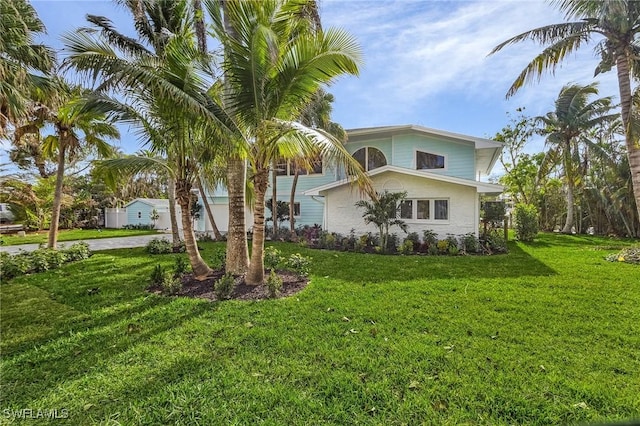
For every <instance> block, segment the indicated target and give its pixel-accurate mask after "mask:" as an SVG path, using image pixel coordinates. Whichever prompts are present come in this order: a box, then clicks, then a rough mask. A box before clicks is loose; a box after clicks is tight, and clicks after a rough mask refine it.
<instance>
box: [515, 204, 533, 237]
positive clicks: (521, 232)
mask: <svg viewBox="0 0 640 426" xmlns="http://www.w3.org/2000/svg"><path fill="white" fill-rule="evenodd" d="M515 222H516V238H517V239H518V240H520V241H533V240H534V238H535V237H536V236H537V235H538V230H539V229H538V210H537V209H536V207H535V206H534V205H532V204H523V203H520V204H516V207H515Z"/></svg>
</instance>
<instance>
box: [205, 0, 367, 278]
mask: <svg viewBox="0 0 640 426" xmlns="http://www.w3.org/2000/svg"><path fill="white" fill-rule="evenodd" d="M224 5H225V10H224V11H225V19H224V20H223V18H222V16H221V14H220V9H219V8H216V7H211V8H209V10H210V14H211V15H212V21H213V23H214V24H213V29H214V31H215V33H216V36H217V37H218V39H220V40H221V41H222V43H223V46H224V49H225V60H224V65H223V67H224V72H225V81H226V84H227V88H228V90H227V91H226V92H225V96H226V98H225V106H226V107H227V108H229V110H230V111H231V112H232V114H233V115H234V116H235V117H237V120H238V122H239V123H242V127H243V128H245V129H246V131H247V132H248V138H247V139H248V140H251V141H252V142H251V144H250V145H249V146H248V147H247V158H248V160H249V164H250V172H251V179H252V180H253V185H254V191H255V204H254V223H253V241H252V252H251V261H250V265H249V271H248V274H247V276H246V282H247V283H248V284H253V285H256V284H260V283H262V282H263V281H264V261H263V251H264V223H265V218H264V211H265V193H266V190H267V186H268V182H269V170H270V167H271V166H272V163H273V161H274V160H275V159H277V158H285V159H288V158H293V157H295V156H309V155H313V154H316V153H317V152H318V151H320V153H321V154H322V155H324V157H325V158H327V159H329V160H331V159H334V160H335V159H338V160H340V161H341V162H344V163H345V164H347V166H348V167H349V168H350V170H353V172H354V173H359V172H361V170H360V169H359V166H358V165H357V162H355V161H354V160H353V159H352V157H351V156H350V155H349V154H348V152H347V151H346V150H345V149H344V147H342V144H341V143H340V141H337V140H336V139H335V138H333V137H332V136H331V135H329V134H328V133H326V132H323V131H321V130H314V129H310V128H308V127H306V126H304V125H302V124H300V123H297V122H295V121H293V120H294V119H295V118H297V117H298V116H299V115H300V113H301V111H302V108H304V106H305V105H306V104H307V103H308V101H309V100H310V99H311V96H312V95H313V94H314V93H315V92H316V90H317V89H318V88H319V87H320V85H321V84H324V83H328V82H330V81H331V80H333V78H335V77H337V76H339V75H341V74H345V73H350V74H356V73H357V72H358V68H357V65H358V63H359V61H360V50H359V48H358V46H357V44H356V43H355V41H354V40H353V39H352V38H351V37H350V36H348V35H347V34H345V33H344V32H342V31H339V30H328V31H326V32H320V33H317V34H313V33H311V32H310V31H303V30H302V29H303V28H304V27H305V25H306V26H308V20H306V19H305V18H299V16H300V12H301V9H300V8H301V6H302V5H301V3H300V2H294V1H288V0H281V1H278V0H266V1H261V2H256V1H225V2H224ZM229 28H231V29H232V30H231V31H229ZM360 175H362V173H360ZM360 182H363V183H365V182H366V179H364V178H363V179H361V180H360ZM243 208H244V206H243Z"/></svg>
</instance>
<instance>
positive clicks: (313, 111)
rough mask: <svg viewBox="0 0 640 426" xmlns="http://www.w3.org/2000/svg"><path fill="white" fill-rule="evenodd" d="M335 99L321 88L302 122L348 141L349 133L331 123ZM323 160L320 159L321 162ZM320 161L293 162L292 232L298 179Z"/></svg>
mask: <svg viewBox="0 0 640 426" xmlns="http://www.w3.org/2000/svg"><path fill="white" fill-rule="evenodd" d="M333 101H334V97H333V95H332V94H331V93H327V92H326V91H325V90H324V89H322V88H320V89H318V91H317V92H316V93H314V94H313V98H312V99H311V102H309V103H308V104H307V105H306V106H305V108H304V110H303V111H302V114H301V116H300V122H301V123H302V124H304V125H305V126H307V127H311V128H314V129H322V130H324V131H326V132H329V133H330V134H331V135H332V136H333V137H335V138H336V139H338V140H339V141H342V142H343V143H344V142H346V141H347V132H346V131H345V130H344V129H343V128H342V126H341V125H339V124H338V123H334V122H333V121H331V111H332V106H331V104H332V103H333ZM321 160H322V159H321V158H320V161H321ZM317 161H318V157H317V156H315V157H310V158H305V157H302V158H294V159H293V160H291V164H292V167H294V168H295V172H294V175H293V181H292V183H291V194H290V196H289V226H290V230H291V232H294V231H295V229H296V228H295V218H294V206H295V201H296V187H297V186H298V177H299V175H300V170H306V171H309V170H312V169H313V168H314V166H315V165H316V162H317Z"/></svg>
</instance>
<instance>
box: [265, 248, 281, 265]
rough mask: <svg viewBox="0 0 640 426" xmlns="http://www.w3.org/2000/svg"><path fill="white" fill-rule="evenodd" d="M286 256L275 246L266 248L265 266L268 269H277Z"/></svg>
mask: <svg viewBox="0 0 640 426" xmlns="http://www.w3.org/2000/svg"><path fill="white" fill-rule="evenodd" d="M283 261H284V257H282V252H281V251H280V250H278V249H277V248H275V247H273V246H269V247H266V248H265V249H264V267H265V268H267V269H276V268H279V267H280V265H282V263H283Z"/></svg>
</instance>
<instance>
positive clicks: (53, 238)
mask: <svg viewBox="0 0 640 426" xmlns="http://www.w3.org/2000/svg"><path fill="white" fill-rule="evenodd" d="M59 138H60V147H59V148H58V170H57V172H56V188H55V192H54V193H53V207H52V211H51V224H50V225H49V239H48V241H47V248H52V249H55V248H57V243H58V223H59V222H60V207H61V205H62V184H63V183H64V161H65V155H66V150H67V146H66V142H65V136H64V135H59Z"/></svg>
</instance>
